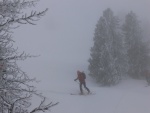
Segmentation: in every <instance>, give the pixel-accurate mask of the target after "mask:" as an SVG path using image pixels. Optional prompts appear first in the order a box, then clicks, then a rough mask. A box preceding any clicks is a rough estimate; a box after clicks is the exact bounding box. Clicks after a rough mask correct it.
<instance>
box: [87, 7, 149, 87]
mask: <svg viewBox="0 0 150 113" xmlns="http://www.w3.org/2000/svg"><path fill="white" fill-rule="evenodd" d="M144 38H145V37H144V35H143V29H142V27H141V24H140V21H139V20H138V18H137V16H136V14H135V13H134V12H132V11H131V12H129V13H128V14H127V15H126V16H125V19H124V22H123V24H121V23H120V19H119V18H118V17H117V16H115V15H114V13H113V11H112V10H111V9H110V8H107V9H106V10H104V11H103V15H102V16H101V17H100V19H99V20H98V22H97V24H96V28H95V32H94V37H93V42H94V45H93V47H91V50H90V58H89V67H88V69H89V75H90V76H92V77H93V78H94V79H95V80H96V81H97V82H98V83H100V84H101V85H104V86H110V85H115V84H117V83H119V82H120V81H121V79H122V78H123V77H126V76H129V77H132V78H134V79H142V78H144V77H145V76H146V74H147V72H148V71H149V69H150V48H149V43H147V42H145V41H144Z"/></svg>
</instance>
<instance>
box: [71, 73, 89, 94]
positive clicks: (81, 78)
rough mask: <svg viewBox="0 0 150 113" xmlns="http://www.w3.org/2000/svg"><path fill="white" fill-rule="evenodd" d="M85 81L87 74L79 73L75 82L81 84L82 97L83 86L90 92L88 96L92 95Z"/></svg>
mask: <svg viewBox="0 0 150 113" xmlns="http://www.w3.org/2000/svg"><path fill="white" fill-rule="evenodd" d="M85 79H86V75H85V73H84V72H80V71H77V78H76V79H74V81H76V80H79V82H80V84H79V87H80V92H81V95H83V90H82V85H83V86H84V88H85V89H86V90H87V91H88V94H89V93H90V90H89V89H88V88H87V87H86V82H85Z"/></svg>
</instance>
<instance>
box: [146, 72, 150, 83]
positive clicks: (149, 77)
mask: <svg viewBox="0 0 150 113" xmlns="http://www.w3.org/2000/svg"><path fill="white" fill-rule="evenodd" d="M146 81H147V83H148V86H149V85H150V73H147V74H146Z"/></svg>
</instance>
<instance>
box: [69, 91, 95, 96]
mask: <svg viewBox="0 0 150 113" xmlns="http://www.w3.org/2000/svg"><path fill="white" fill-rule="evenodd" d="M95 94H96V93H93V92H90V93H84V94H81V93H70V95H81V96H82V95H83V96H86V95H95Z"/></svg>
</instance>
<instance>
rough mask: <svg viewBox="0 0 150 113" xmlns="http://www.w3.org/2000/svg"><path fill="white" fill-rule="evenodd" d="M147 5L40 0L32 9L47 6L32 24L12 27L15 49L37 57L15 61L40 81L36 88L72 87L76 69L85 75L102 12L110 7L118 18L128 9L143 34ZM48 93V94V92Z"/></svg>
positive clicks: (149, 20) (125, 0)
mask: <svg viewBox="0 0 150 113" xmlns="http://www.w3.org/2000/svg"><path fill="white" fill-rule="evenodd" d="M149 6H150V0H41V1H40V2H39V4H38V5H37V6H36V7H35V10H38V11H40V10H44V9H45V8H49V10H48V12H47V13H46V15H45V16H44V17H42V18H41V20H40V21H37V22H35V23H36V24H37V25H36V26H32V25H22V26H21V27H20V28H18V29H15V30H14V34H13V39H14V40H15V46H17V47H18V48H19V49H18V50H19V52H22V51H25V52H26V53H29V54H32V55H40V56H39V57H37V58H29V59H27V60H25V61H21V62H18V64H19V65H20V67H21V68H22V70H23V71H25V72H26V73H27V74H28V75H29V76H30V77H36V78H37V80H41V82H40V83H39V84H37V87H38V88H39V89H43V90H46V89H47V90H53V91H54V92H59V90H61V91H62V90H63V89H64V91H68V89H69V88H71V87H72V88H75V87H76V85H77V84H73V82H74V81H73V79H74V78H75V77H76V71H77V70H81V71H85V73H86V74H88V69H87V68H88V59H89V58H90V48H91V47H92V45H93V34H94V29H95V25H96V23H97V21H98V19H99V18H100V16H101V15H102V13H103V11H104V10H105V9H106V8H111V9H112V10H113V11H114V13H115V15H118V16H119V17H121V18H122V17H123V16H124V15H125V14H127V13H128V12H129V11H131V10H132V11H133V12H135V13H136V14H137V16H138V18H139V20H141V21H142V22H143V24H144V25H147V26H144V28H146V30H147V31H148V33H147V34H146V36H147V35H149V31H150V27H149V26H148V25H150V15H149V11H150V7H149ZM88 78H89V77H88ZM88 80H89V79H88ZM88 82H90V80H89V81H88ZM69 84H71V86H70V87H69ZM73 85H75V87H74V86H73ZM89 85H90V84H89ZM91 85H93V84H91ZM89 87H90V88H92V87H93V86H89ZM65 89H66V90H65ZM93 89H95V90H97V88H93ZM75 90H76V89H75ZM104 90H105V89H104ZM112 92H114V91H112ZM99 93H100V92H99ZM48 95H49V97H51V94H48ZM52 96H53V95H52ZM119 96H121V95H119ZM56 97H57V96H56ZM56 97H55V98H56ZM69 98H72V97H69ZM79 98H80V97H79ZM96 98H97V96H96ZM120 98H121V97H120ZM66 99H68V98H66ZM54 101H55V99H54ZM56 101H57V98H56ZM60 101H61V100H60ZM118 101H119V100H118ZM61 104H63V102H62V103H61ZM67 104H69V103H67ZM101 104H102V103H101ZM116 104H117V102H116ZM64 106H65V105H64ZM56 109H57V107H56ZM64 109H66V108H64ZM119 109H121V108H119ZM58 111H59V109H58ZM65 113H66V112H65ZM68 113H70V112H68ZM76 113H81V112H76ZM82 113H84V112H82ZM95 113H96V112H95ZM97 113H98V112H97ZM107 113H108V112H107ZM110 113H113V112H110ZM122 113H125V111H124V112H122ZM132 113H134V112H132ZM139 113H140V112H139ZM143 113H144V112H143ZM145 113H148V112H145Z"/></svg>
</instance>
